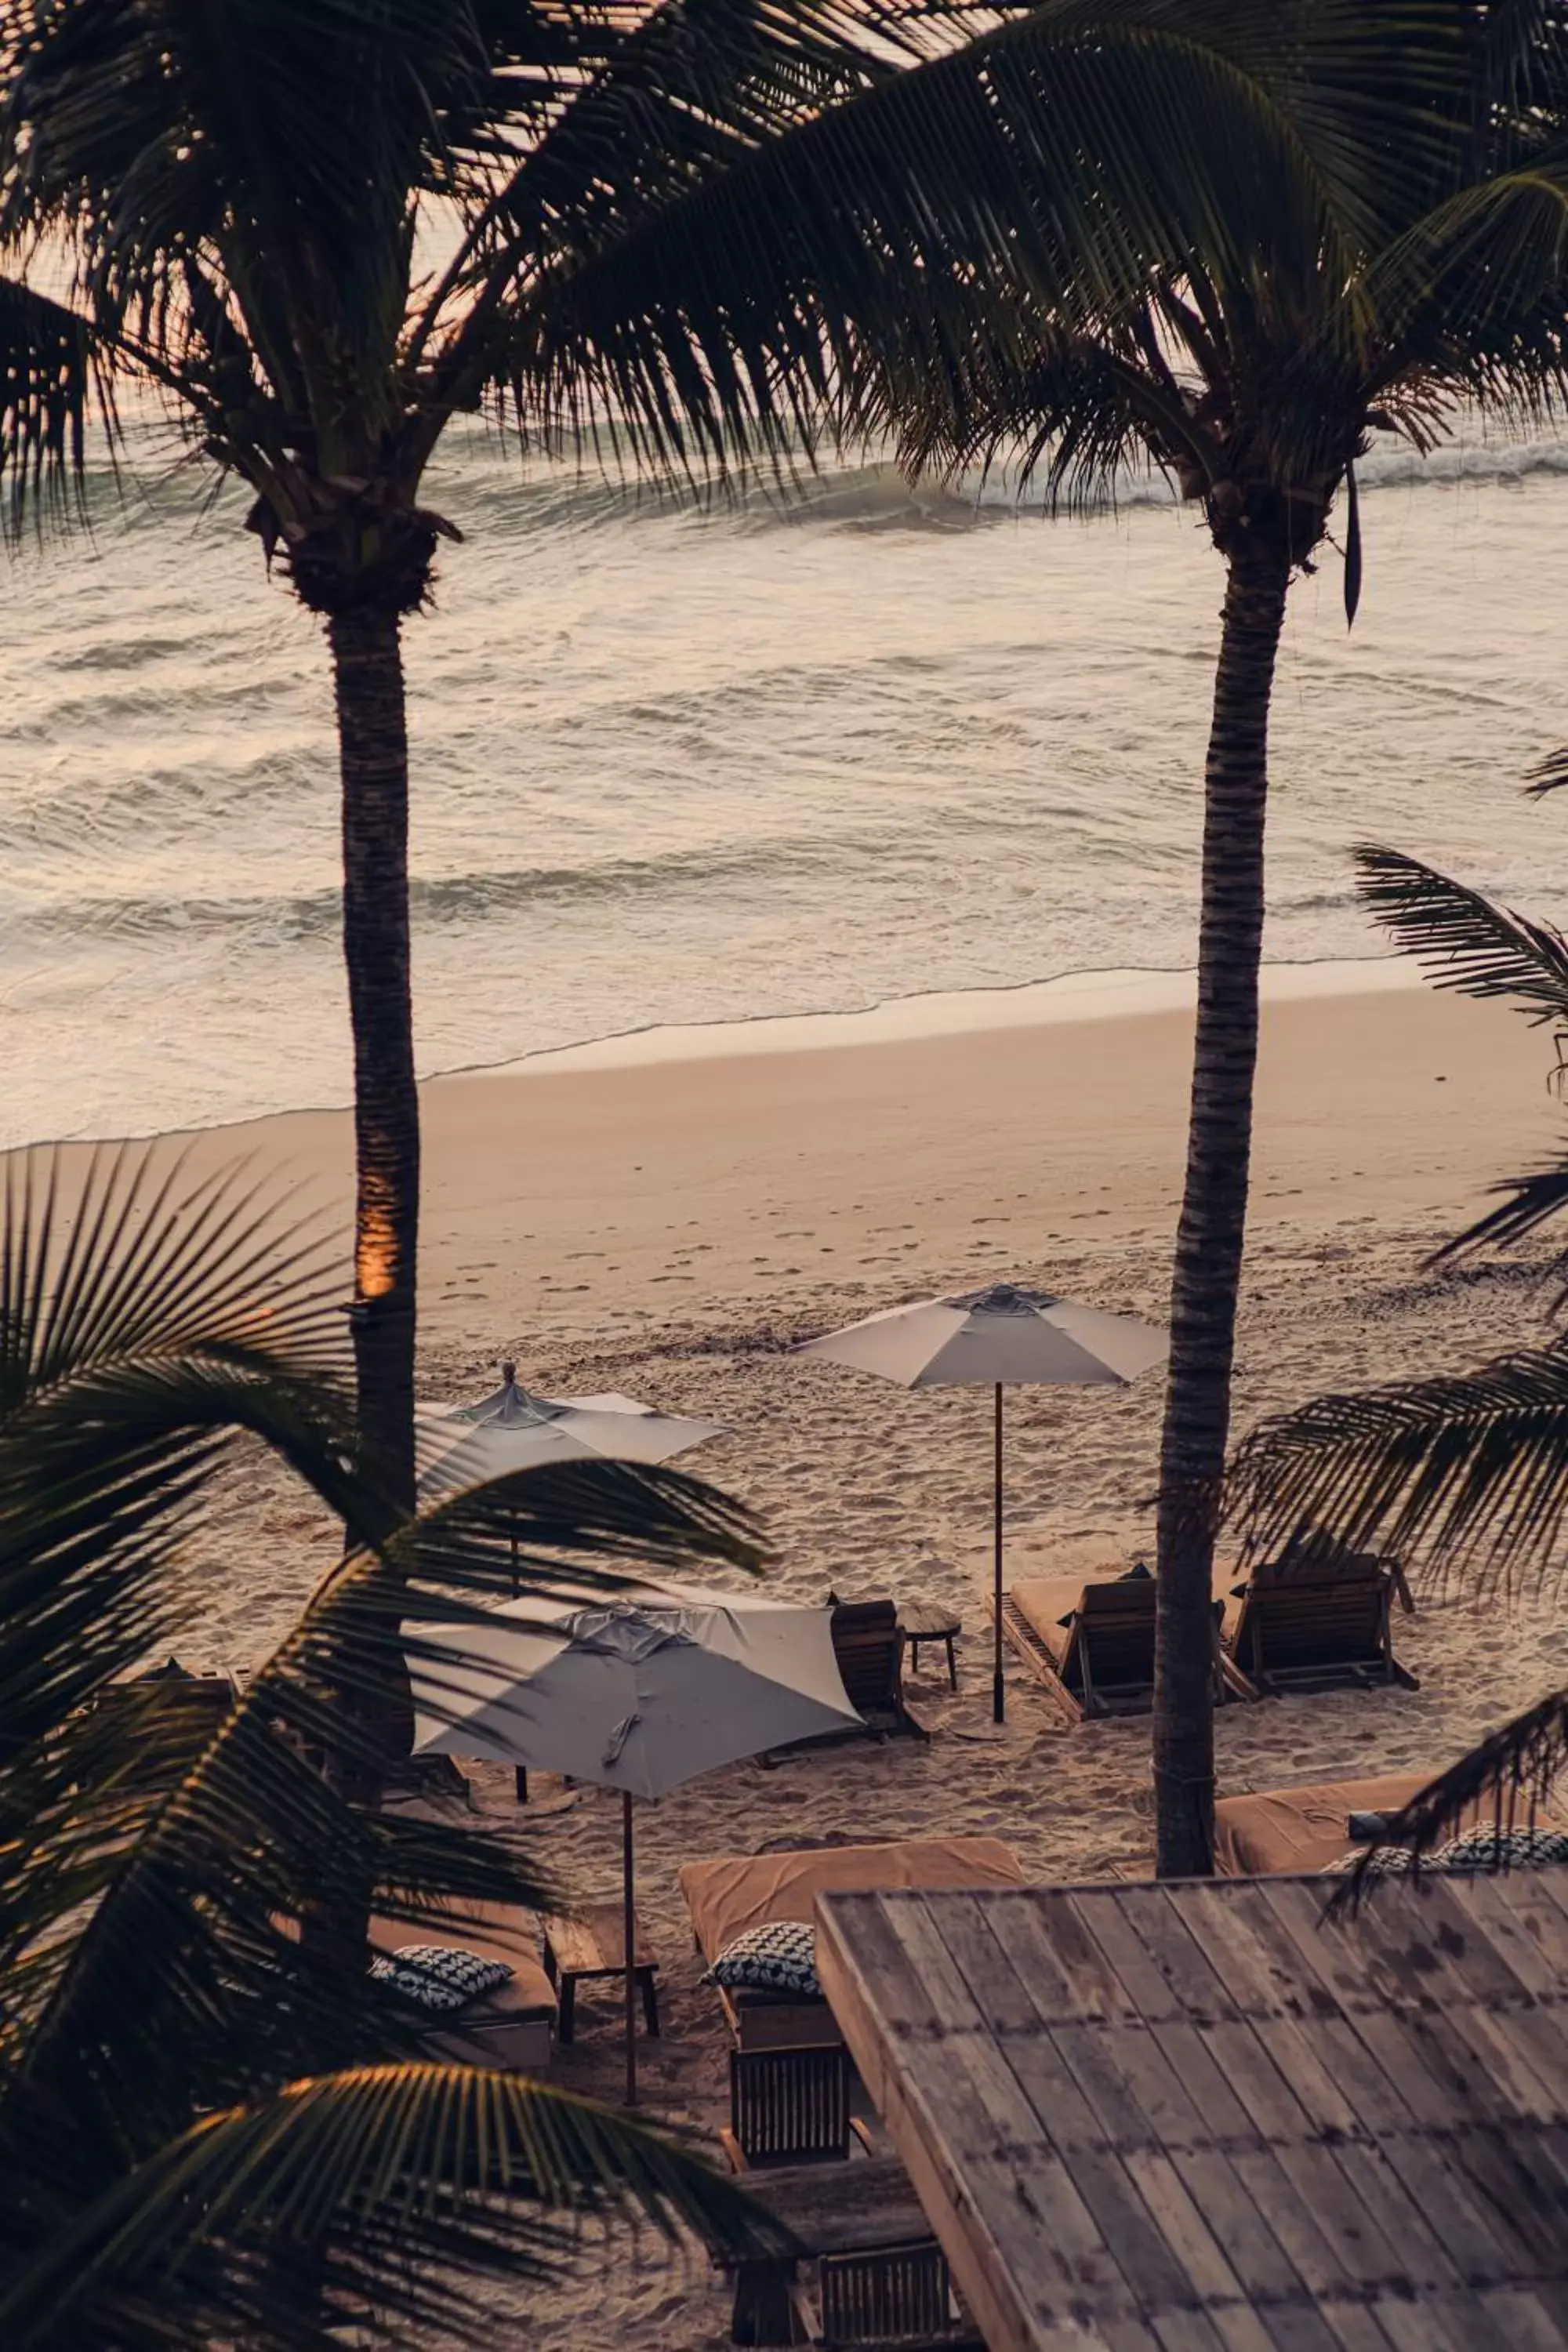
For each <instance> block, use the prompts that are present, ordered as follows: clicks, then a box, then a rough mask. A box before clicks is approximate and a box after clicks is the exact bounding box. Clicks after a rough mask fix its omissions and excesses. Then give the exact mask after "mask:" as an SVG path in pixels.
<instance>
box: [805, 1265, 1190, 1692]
mask: <svg viewBox="0 0 1568 2352" xmlns="http://www.w3.org/2000/svg"><path fill="white" fill-rule="evenodd" d="M1169 1344H1170V1343H1169V1341H1168V1339H1167V1338H1166V1336H1165V1334H1164V1332H1163V1331H1157V1330H1156V1329H1155V1328H1154V1327H1153V1325H1152V1324H1150V1323H1143V1322H1141V1321H1140V1320H1139V1318H1137V1317H1136V1316H1133V1315H1104V1314H1101V1312H1100V1309H1099V1308H1098V1307H1076V1306H1074V1304H1073V1302H1072V1301H1071V1299H1068V1298H1056V1297H1052V1296H1051V1294H1050V1293H1049V1292H1048V1291H1044V1290H1025V1289H1022V1288H1020V1287H1019V1286H1017V1285H1016V1284H1015V1283H1011V1282H997V1283H993V1284H992V1285H991V1286H990V1287H989V1288H988V1289H985V1290H970V1291H965V1292H963V1293H962V1294H961V1295H960V1296H959V1297H955V1298H929V1299H923V1300H921V1301H920V1302H919V1303H918V1304H916V1305H913V1306H910V1307H889V1308H888V1309H887V1311H886V1312H885V1313H883V1314H881V1315H868V1317H867V1318H865V1320H864V1321H863V1322H860V1323H849V1324H847V1325H846V1326H845V1328H843V1330H841V1331H830V1332H828V1333H827V1334H826V1337H825V1338H823V1339H807V1340H805V1341H804V1342H803V1343H802V1344H801V1346H800V1347H799V1348H797V1349H796V1350H795V1353H796V1354H797V1355H801V1356H826V1358H827V1359H828V1360H830V1361H831V1362H833V1363H836V1364H850V1365H853V1366H854V1367H855V1369H856V1370H858V1371H862V1372H879V1373H880V1375H881V1377H882V1378H883V1379H884V1380H888V1381H899V1382H900V1385H901V1386H902V1387H904V1388H907V1389H927V1388H950V1387H955V1386H959V1385H963V1384H973V1385H975V1386H980V1385H984V1386H985V1387H988V1388H994V1390H995V1391H996V1414H995V1432H996V1436H995V1512H994V1576H995V1591H994V1609H995V1626H994V1634H995V1656H994V1676H993V1682H992V1712H993V1714H994V1717H995V1719H996V1721H997V1722H998V1723H1000V1722H1001V1721H1002V1720H1003V1717H1004V1715H1005V1706H1006V1702H1005V1696H1004V1691H1003V1683H1002V1391H1003V1389H1004V1388H1005V1387H1010V1386H1012V1385H1014V1384H1015V1383H1022V1382H1028V1383H1030V1384H1035V1383H1055V1382H1058V1381H1061V1382H1066V1383H1068V1384H1070V1385H1073V1386H1084V1387H1112V1388H1121V1387H1123V1386H1125V1385H1126V1383H1127V1382H1128V1381H1132V1380H1135V1379H1136V1378H1137V1376H1138V1374H1139V1373H1140V1372H1146V1371H1148V1370H1149V1369H1150V1368H1151V1366H1152V1365H1154V1364H1158V1363H1161V1362H1163V1360H1164V1358H1165V1355H1166V1352H1167V1350H1168V1348H1169Z"/></svg>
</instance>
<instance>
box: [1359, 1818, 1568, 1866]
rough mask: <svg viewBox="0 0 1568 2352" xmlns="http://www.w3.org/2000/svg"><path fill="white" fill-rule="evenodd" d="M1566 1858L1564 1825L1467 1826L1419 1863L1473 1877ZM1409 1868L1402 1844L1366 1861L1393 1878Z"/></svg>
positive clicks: (1567, 1838) (1409, 1860)
mask: <svg viewBox="0 0 1568 2352" xmlns="http://www.w3.org/2000/svg"><path fill="white" fill-rule="evenodd" d="M1365 1852H1366V1850H1365V1848H1364V1847H1363V1849H1362V1851H1361V1852H1360V1853H1347V1854H1342V1855H1341V1857H1340V1859H1339V1861H1338V1862H1331V1863H1329V1864H1327V1865H1326V1867H1325V1869H1324V1872H1323V1875H1324V1877H1325V1878H1329V1877H1337V1876H1339V1875H1341V1874H1347V1873H1349V1872H1350V1871H1352V1870H1354V1868H1355V1867H1356V1865H1357V1864H1358V1863H1360V1862H1361V1861H1363V1859H1364V1857H1365ZM1549 1862H1568V1832H1564V1831H1563V1830H1504V1831H1503V1832H1501V1834H1499V1833H1498V1832H1497V1831H1496V1830H1467V1831H1466V1832H1465V1834H1464V1836H1463V1837H1457V1838H1450V1839H1449V1841H1448V1843H1447V1845H1439V1846H1435V1847H1434V1848H1433V1850H1432V1852H1431V1853H1429V1854H1427V1856H1426V1859H1425V1861H1424V1862H1423V1863H1422V1864H1421V1867H1422V1869H1423V1870H1424V1871H1434V1872H1436V1873H1438V1874H1442V1875H1445V1876H1448V1877H1455V1878H1473V1877H1475V1876H1476V1875H1477V1874H1479V1873H1480V1872H1482V1871H1492V1870H1539V1869H1540V1868H1541V1866H1542V1864H1543V1863H1549ZM1413 1867H1414V1857H1413V1855H1412V1854H1411V1853H1410V1852H1409V1850H1408V1848H1407V1847H1405V1846H1402V1845H1384V1846H1379V1847H1377V1848H1376V1849H1375V1851H1374V1852H1373V1856H1372V1859H1371V1861H1370V1862H1369V1863H1368V1864H1367V1871H1368V1874H1369V1875H1371V1876H1372V1877H1373V1878H1398V1877H1402V1876H1404V1875H1405V1874H1407V1873H1408V1872H1409V1871H1410V1870H1411V1869H1412V1868H1413Z"/></svg>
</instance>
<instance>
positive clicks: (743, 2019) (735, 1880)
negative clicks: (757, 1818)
mask: <svg viewBox="0 0 1568 2352" xmlns="http://www.w3.org/2000/svg"><path fill="white" fill-rule="evenodd" d="M1023 1883H1024V1873H1023V1870H1022V1868H1021V1866H1020V1864H1019V1862H1018V1857H1017V1856H1016V1853H1014V1852H1013V1849H1012V1848H1011V1846H1008V1845H1005V1844H1004V1843H1003V1842H1002V1840H1001V1839H1000V1838H991V1837H973V1838H964V1837H955V1838H911V1839H906V1840H904V1841H902V1842H901V1843H899V1844H896V1845H833V1846H809V1847H806V1848H805V1850H804V1851H802V1852H798V1853H737V1854H724V1855H721V1856H718V1857H716V1858H715V1859H713V1860H711V1861H707V1862H689V1863H688V1864H686V1865H685V1867H684V1869H683V1870H682V1871H681V1873H680V1892H681V1894H682V1895H683V1896H684V1898H685V1902H686V1907H687V1910H688V1911H689V1914H690V1916H691V1927H692V1934H693V1937H694V1938H695V1940H696V1945H697V1948H698V1950H699V1951H700V1953H701V1954H702V1956H703V1958H704V1959H705V1960H706V1961H707V1962H708V1964H709V1966H710V1967H711V1966H712V1964H713V1962H714V1961H715V1960H716V1959H717V1958H719V1955H720V1953H721V1952H722V1951H725V1950H727V1949H728V1948H729V1947H730V1946H731V1944H732V1943H733V1942H734V1940H735V1938H736V1937H737V1936H741V1935H743V1934H744V1933H745V1931H746V1929H747V1928H748V1927H766V1926H768V1925H769V1924H770V1923H772V1922H773V1921H774V1920H781V1919H793V1920H798V1921H801V1922H802V1923H804V1924H806V1925H809V1924H811V1923H812V1922H813V1921H814V1920H815V1918H816V1898H817V1896H818V1895H821V1894H824V1893H826V1891H827V1890H828V1889H829V1888H849V1889H851V1890H852V1891H855V1892H858V1893H860V1892H866V1891H868V1890H873V1889H880V1888H884V1887H894V1886H918V1887H921V1888H924V1889H928V1890H930V1889H934V1888H939V1887H944V1886H961V1887H984V1886H1021V1885H1023ZM718 1991H719V1998H720V2000H721V2002H722V2003H723V2007H724V2013H725V2015H726V2017H727V2018H728V2019H729V2021H730V2030H731V2032H732V2033H733V2034H734V2037H735V2040H736V2042H737V2043H738V2044H739V2046H740V2047H741V2048H742V2050H767V2049H773V2050H777V2049H789V2048H798V2047H800V2046H802V2045H804V2044H808V2043H821V2042H829V2041H836V2040H837V2038H838V2035H837V2027H836V2026H835V2025H834V2022H833V2013H832V2011H830V2010H829V2008H828V2006H827V2004H826V2001H825V2000H821V1999H820V1998H819V1999H817V2000H802V1999H801V1998H800V1997H799V1996H798V1995H795V1994H787V1995H786V1994H779V1993H766V1992H748V1991H743V1990H729V1989H727V1988H725V1987H724V1986H720V1987H719V1988H718Z"/></svg>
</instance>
